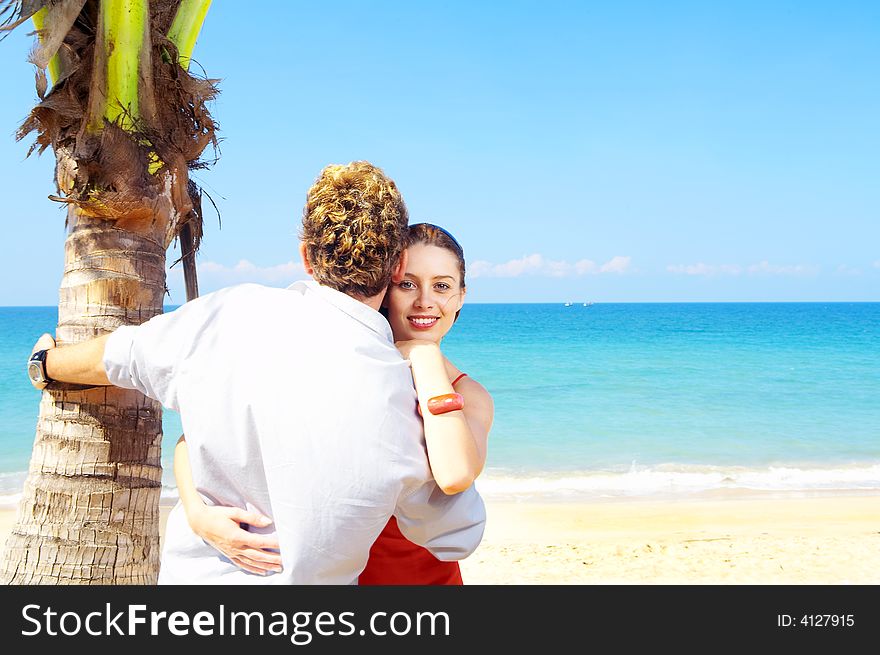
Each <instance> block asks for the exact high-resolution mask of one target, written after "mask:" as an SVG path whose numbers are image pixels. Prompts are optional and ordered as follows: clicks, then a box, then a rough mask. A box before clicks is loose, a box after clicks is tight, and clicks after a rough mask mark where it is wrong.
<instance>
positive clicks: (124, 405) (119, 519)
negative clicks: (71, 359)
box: [0, 152, 168, 584]
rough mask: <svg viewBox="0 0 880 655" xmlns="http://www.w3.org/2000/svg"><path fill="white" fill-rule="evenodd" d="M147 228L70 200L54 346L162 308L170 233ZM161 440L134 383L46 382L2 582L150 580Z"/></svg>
mask: <svg viewBox="0 0 880 655" xmlns="http://www.w3.org/2000/svg"><path fill="white" fill-rule="evenodd" d="M61 156H63V152H62V153H61ZM62 169H63V166H59V170H62ZM148 227H149V228H150V229H148V230H146V233H138V232H133V231H130V230H125V229H120V228H119V226H118V221H109V220H105V219H102V218H100V217H93V216H88V215H84V214H83V213H82V211H81V210H80V208H79V207H78V206H77V205H75V204H71V205H70V206H69V209H68V236H67V239H66V242H65V267H64V276H63V279H62V282H61V289H60V301H59V306H58V329H57V340H58V342H59V344H64V343H76V342H79V341H83V340H86V339H90V338H92V337H95V336H100V335H102V334H106V333H108V332H111V331H113V330H114V329H116V328H117V327H119V326H121V325H135V324H140V323H142V322H144V321H146V320H148V319H150V318H152V317H153V316H155V315H157V314H159V313H161V312H162V299H163V297H164V294H165V247H166V243H165V242H166V238H167V231H168V230H167V225H165V224H164V223H163V221H161V220H159V221H154V222H153V223H152V225H149V226H148ZM161 440H162V408H161V406H160V405H159V403H157V402H155V401H153V400H151V399H149V398H146V397H144V396H143V395H142V394H140V393H138V392H136V391H130V390H127V389H118V388H115V387H96V388H88V389H80V388H75V387H70V386H67V387H63V388H50V389H47V390H46V391H44V392H43V397H42V400H41V402H40V415H39V419H38V422H37V431H36V439H35V443H34V450H33V454H32V456H31V462H30V467H29V471H28V476H27V480H26V481H25V486H24V491H23V495H22V499H21V503H20V505H19V511H18V517H17V521H16V524H15V526H14V528H13V530H12V533H11V535H10V537H9V538H8V540H7V542H6V548H5V552H4V557H3V560H2V562H0V582H2V583H5V584H155V582H156V578H157V575H158V570H159V533H158V525H159V521H158V518H159V494H160V491H161V479H162V469H161V464H160V447H161Z"/></svg>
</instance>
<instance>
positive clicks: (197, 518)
mask: <svg viewBox="0 0 880 655" xmlns="http://www.w3.org/2000/svg"><path fill="white" fill-rule="evenodd" d="M187 519H188V520H189V524H190V526H191V527H192V529H193V532H195V533H196V534H197V535H199V536H200V537H201V538H202V539H204V540H205V541H207V542H208V543H209V544H211V545H212V546H213V547H214V548H216V549H217V550H219V551H220V552H221V553H223V554H224V555H226V557H228V558H229V560H230V561H231V562H232V563H233V564H235V565H236V566H238V567H240V568H242V569H244V570H245V571H249V572H250V573H256V574H258V575H268V574H269V573H279V572H280V571H281V555H279V554H278V553H273V552H271V551H270V550H267V549H271V548H274V549H276V550H277V549H278V539H277V538H276V537H274V536H269V535H264V534H256V533H254V532H248V531H247V530H244V529H243V528H242V527H241V526H240V524H241V523H247V524H248V525H253V526H256V527H260V528H264V527H266V526H267V525H271V524H272V521H271V520H269V519H268V518H266V517H265V516H261V515H260V514H255V513H253V512H248V511H245V510H243V509H241V508H239V507H221V506H212V505H201V504H200V505H199V506H198V508H197V509H196V511H195V512H194V513H193V514H192V515H189V514H188V515H187Z"/></svg>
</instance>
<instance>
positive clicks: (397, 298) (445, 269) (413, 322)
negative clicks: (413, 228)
mask: <svg viewBox="0 0 880 655" xmlns="http://www.w3.org/2000/svg"><path fill="white" fill-rule="evenodd" d="M407 256H408V261H407V265H406V277H405V278H404V279H403V281H402V282H400V283H398V284H392V285H391V286H390V287H388V293H387V295H386V296H385V301H384V304H385V306H386V307H387V308H388V322H389V323H391V330H392V332H394V340H395V341H408V340H410V339H424V340H427V341H434V342H438V343H439V342H440V339H442V338H443V336H444V335H445V334H446V333H447V332H449V328H451V327H452V323H453V321H455V313H456V312H457V311H458V310H459V309H461V305H462V302H463V301H464V289H462V288H461V273H459V270H458V259H457V258H456V256H455V255H454V254H453V253H452V252H450V251H449V250H447V249H446V248H440V247H438V246H429V245H427V244H424V243H417V244H415V245H413V246H410V247H409V248H408V249H407Z"/></svg>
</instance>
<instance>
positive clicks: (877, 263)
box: [873, 259, 880, 268]
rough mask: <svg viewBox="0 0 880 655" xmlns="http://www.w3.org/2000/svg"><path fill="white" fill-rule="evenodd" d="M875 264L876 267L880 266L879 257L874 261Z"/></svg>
mask: <svg viewBox="0 0 880 655" xmlns="http://www.w3.org/2000/svg"><path fill="white" fill-rule="evenodd" d="M873 266H874V268H880V259H878V260H877V261H876V262H874V264H873Z"/></svg>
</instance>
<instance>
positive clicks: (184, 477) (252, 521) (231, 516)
mask: <svg viewBox="0 0 880 655" xmlns="http://www.w3.org/2000/svg"><path fill="white" fill-rule="evenodd" d="M174 478H175V479H176V481H177V493H178V494H179V496H180V502H181V504H182V505H183V509H184V511H185V512H186V520H187V522H188V523H189V527H190V528H192V530H193V532H195V533H196V534H197V535H199V536H200V537H201V538H202V539H204V540H205V541H207V542H208V543H209V544H211V545H212V546H213V547H214V548H216V549H217V550H219V551H220V552H221V553H223V554H224V555H226V557H228V558H229V560H230V561H231V562H232V563H233V564H235V565H236V566H238V567H240V568H242V569H244V570H245V571H250V572H251V573H257V574H259V575H266V574H267V573H273V572H278V571H281V556H280V555H279V554H277V553H273V552H270V551H268V550H265V549H267V548H274V549H277V548H278V540H277V539H276V538H275V537H270V536H267V535H262V534H255V533H253V532H248V531H247V530H244V529H243V528H242V527H241V525H240V524H241V523H247V524H249V525H255V526H257V527H261V528H264V527H266V526H267V525H271V523H272V520H271V519H269V518H268V517H266V516H261V515H260V514H255V513H253V512H248V511H245V510H243V509H241V508H239V507H220V506H210V505H206V504H205V502H204V500H202V497H201V496H200V495H199V492H198V491H196V486H195V482H193V477H192V469H190V466H189V450H188V448H187V445H186V438H185V437H184V436H183V435H181V437H180V439H179V440H178V441H177V446H176V447H175V448H174Z"/></svg>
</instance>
